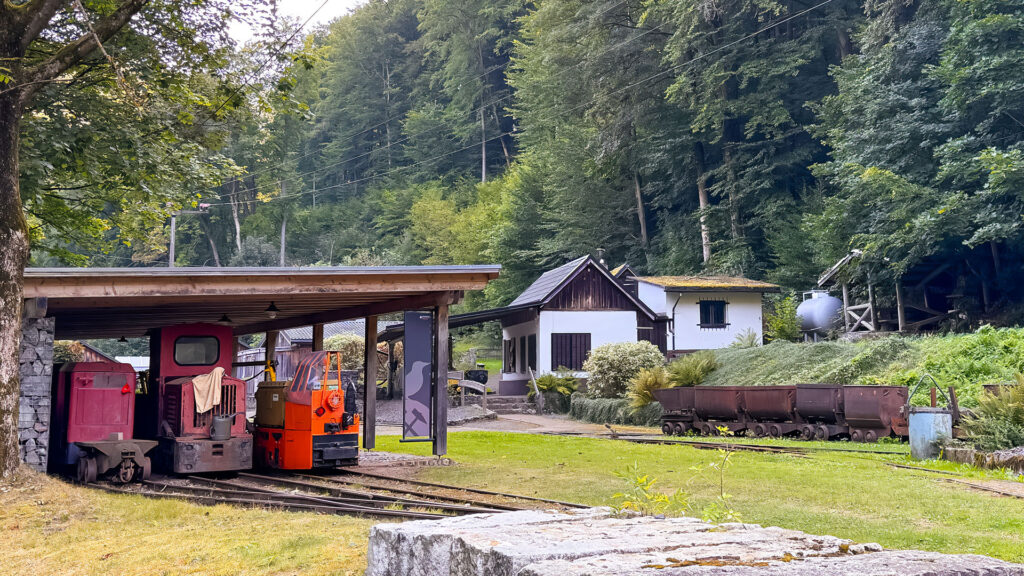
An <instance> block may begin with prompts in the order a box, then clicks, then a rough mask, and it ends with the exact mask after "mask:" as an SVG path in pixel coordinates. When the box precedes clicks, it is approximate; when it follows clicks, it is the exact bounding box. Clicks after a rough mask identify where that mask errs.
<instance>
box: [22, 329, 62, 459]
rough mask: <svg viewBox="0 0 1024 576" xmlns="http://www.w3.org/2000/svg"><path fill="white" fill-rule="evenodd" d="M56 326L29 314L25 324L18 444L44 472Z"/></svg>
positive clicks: (48, 438)
mask: <svg viewBox="0 0 1024 576" xmlns="http://www.w3.org/2000/svg"><path fill="white" fill-rule="evenodd" d="M53 326H54V321H53V318H26V319H25V320H24V321H23V322H22V324H21V356H20V357H19V372H20V375H21V400H20V402H19V404H18V445H19V447H20V448H21V459H22V461H24V462H25V463H26V464H28V465H29V466H31V467H33V468H35V469H36V470H40V471H43V472H45V471H46V460H47V457H48V455H49V452H48V451H49V445H50V382H51V380H52V378H53Z"/></svg>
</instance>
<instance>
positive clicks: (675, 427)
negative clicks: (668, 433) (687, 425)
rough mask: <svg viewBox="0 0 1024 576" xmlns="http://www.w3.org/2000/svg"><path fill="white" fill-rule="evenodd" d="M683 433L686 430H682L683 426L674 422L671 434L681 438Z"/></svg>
mask: <svg viewBox="0 0 1024 576" xmlns="http://www.w3.org/2000/svg"><path fill="white" fill-rule="evenodd" d="M685 431H686V430H684V429H683V425H682V424H680V423H679V422H676V423H675V424H673V425H672V433H673V434H675V435H676V436H682V435H683V432H685Z"/></svg>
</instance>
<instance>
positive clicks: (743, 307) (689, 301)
mask: <svg viewBox="0 0 1024 576" xmlns="http://www.w3.org/2000/svg"><path fill="white" fill-rule="evenodd" d="M677 295H678V296H679V303H678V305H676V314H675V322H674V326H670V327H669V328H670V331H669V334H668V347H669V349H670V350H706V349H713V348H725V347H727V346H729V345H730V344H732V343H733V341H735V340H736V337H737V336H738V335H739V334H741V333H743V332H745V331H747V330H753V331H754V333H755V334H757V339H758V341H759V342H760V341H761V315H762V313H763V308H762V302H761V294H760V293H759V292H692V293H682V294H671V293H670V294H668V298H667V300H668V302H667V304H668V307H669V310H671V309H672V305H674V304H675V303H676V300H675V299H676V296H677ZM701 300H724V301H726V302H728V304H727V305H726V307H725V321H726V323H727V324H728V326H726V327H725V328H701V327H700V304H699V302H700V301H701ZM672 328H674V329H675V343H673V335H672V331H671V330H672Z"/></svg>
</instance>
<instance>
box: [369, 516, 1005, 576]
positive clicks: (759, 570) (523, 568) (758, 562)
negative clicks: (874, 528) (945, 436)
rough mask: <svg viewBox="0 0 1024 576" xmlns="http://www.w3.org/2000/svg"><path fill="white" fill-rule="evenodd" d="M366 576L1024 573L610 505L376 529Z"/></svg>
mask: <svg viewBox="0 0 1024 576" xmlns="http://www.w3.org/2000/svg"><path fill="white" fill-rule="evenodd" d="M366 574H367V575H368V576H385V575H387V576H399V575H401V576H485V575H486V576H627V575H630V576H632V575H638V576H645V575H647V576H655V575H658V576H689V575H701V576H705V575H706V576H711V575H716V576H782V575H793V576H812V575H813V576H818V575H826V574H827V575H830V576H1024V566H1021V565H1014V564H1009V563H1006V562H1002V561H998V560H994V559H991V558H986V557H983V556H950V555H943V554H936V553H931V552H915V551H909V552H895V551H883V550H882V548H881V547H880V546H878V545H877V544H857V543H854V542H851V541H849V540H843V539H840V538H835V537H832V536H814V535H810V534H805V533H802V532H797V531H794V530H785V529H782V528H763V527H761V526H757V525H751V524H720V525H713V524H709V523H705V522H701V521H699V520H696V519H692V518H671V519H656V518H649V517H646V518H644V517H629V518H619V517H614V516H611V515H610V513H609V510H608V509H606V508H604V509H589V510H580V511H573V512H570V513H557V512H540V511H524V512H509V513H503V514H488V515H480V516H471V517H462V518H452V519H445V520H436V521H419V522H406V523H404V524H386V525H378V526H375V527H374V528H373V529H372V530H371V532H370V547H369V553H368V568H367V571H366Z"/></svg>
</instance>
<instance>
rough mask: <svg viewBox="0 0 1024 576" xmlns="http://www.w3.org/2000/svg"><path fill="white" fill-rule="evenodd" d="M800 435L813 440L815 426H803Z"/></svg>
mask: <svg viewBox="0 0 1024 576" xmlns="http://www.w3.org/2000/svg"><path fill="white" fill-rule="evenodd" d="M800 437H801V438H803V439H804V440H811V439H813V438H814V437H815V430H814V426H802V427H801V428H800Z"/></svg>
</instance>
